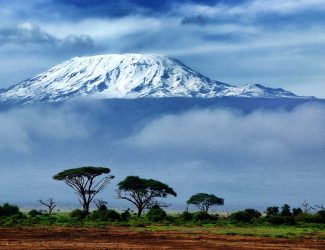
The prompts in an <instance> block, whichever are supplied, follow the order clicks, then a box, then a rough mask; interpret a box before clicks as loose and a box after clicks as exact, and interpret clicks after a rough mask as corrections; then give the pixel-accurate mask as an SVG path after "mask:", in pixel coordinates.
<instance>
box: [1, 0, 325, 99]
mask: <svg viewBox="0 0 325 250" xmlns="http://www.w3.org/2000/svg"><path fill="white" fill-rule="evenodd" d="M0 7H1V8H0V57H1V59H2V60H1V62H0V68H1V70H0V87H7V86H10V85H13V84H15V83H17V82H20V81H22V80H24V79H26V78H29V77H31V76H34V75H35V74H37V73H40V72H42V71H44V70H46V69H48V68H49V67H51V66H53V65H55V64H57V63H60V62H62V61H63V60H66V59H68V58H70V57H73V56H81V55H94V54H106V53H126V52H128V53H131V52H132V53H133V52H134V53H158V54H165V55H169V56H173V57H176V58H178V59H180V60H182V61H183V62H184V63H185V64H187V65H189V66H190V67H192V68H194V69H196V70H198V71H200V72H201V73H202V74H205V75H207V76H209V77H211V78H214V79H217V80H219V81H224V82H228V83H231V84H235V85H243V84H247V83H261V84H265V85H267V86H271V87H284V88H286V89H288V90H291V91H294V92H296V93H298V94H300V95H314V96H317V97H323V98H325V76H324V71H325V64H324V62H323V61H324V55H325V43H324V42H325V26H324V23H325V15H324V14H325V1H324V0H286V1H282V0H238V1H225V0H223V1H222V0H219V1H213V0H207V1H204V0H202V1H178V0H176V1H171V0H167V1H145V0H143V1H142V0H122V1H105V0H94V1H86V0H56V1H54V0H34V1H22V0H11V1H8V0H0Z"/></svg>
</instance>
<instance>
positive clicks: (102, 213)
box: [90, 209, 121, 221]
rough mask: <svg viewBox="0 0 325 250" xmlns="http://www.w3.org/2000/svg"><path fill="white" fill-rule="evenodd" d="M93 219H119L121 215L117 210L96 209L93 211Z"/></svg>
mask: <svg viewBox="0 0 325 250" xmlns="http://www.w3.org/2000/svg"><path fill="white" fill-rule="evenodd" d="M90 217H91V219H93V220H97V221H119V220H121V216H120V214H119V213H118V212H116V211H115V210H110V209H109V210H96V211H94V212H92V213H91V216H90Z"/></svg>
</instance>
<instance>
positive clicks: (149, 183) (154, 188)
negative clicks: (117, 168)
mask: <svg viewBox="0 0 325 250" xmlns="http://www.w3.org/2000/svg"><path fill="white" fill-rule="evenodd" d="M117 194H118V198H119V199H124V200H128V201H130V202H131V203H133V204H134V205H135V206H136V207H137V209H138V217H139V216H141V214H142V211H143V210H144V209H145V208H150V206H151V205H153V204H157V203H158V201H157V200H156V198H166V197H167V196H168V195H173V196H176V195H177V194H176V192H175V191H174V190H173V189H172V188H171V187H169V186H168V185H167V184H165V183H162V182H160V181H157V180H153V179H142V178H140V177H138V176H128V177H126V178H125V179H124V180H123V181H121V182H120V183H118V191H117Z"/></svg>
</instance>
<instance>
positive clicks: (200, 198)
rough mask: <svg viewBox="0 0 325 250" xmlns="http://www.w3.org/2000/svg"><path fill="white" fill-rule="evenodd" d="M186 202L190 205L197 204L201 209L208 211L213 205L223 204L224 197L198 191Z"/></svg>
mask: <svg viewBox="0 0 325 250" xmlns="http://www.w3.org/2000/svg"><path fill="white" fill-rule="evenodd" d="M186 203H187V204H188V205H191V204H192V205H195V206H197V207H198V208H199V209H200V210H202V211H205V212H208V211H209V208H210V207H211V206H217V205H223V204H224V199H222V198H219V197H217V196H215V195H213V194H206V193H197V194H195V195H193V196H192V197H191V198H190V199H189V200H188V201H187V202H186Z"/></svg>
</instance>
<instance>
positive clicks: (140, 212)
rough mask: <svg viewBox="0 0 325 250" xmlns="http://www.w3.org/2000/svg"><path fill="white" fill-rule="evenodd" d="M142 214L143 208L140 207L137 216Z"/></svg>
mask: <svg viewBox="0 0 325 250" xmlns="http://www.w3.org/2000/svg"><path fill="white" fill-rule="evenodd" d="M141 214H142V208H138V214H137V217H138V218H139V217H140V216H141Z"/></svg>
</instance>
